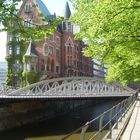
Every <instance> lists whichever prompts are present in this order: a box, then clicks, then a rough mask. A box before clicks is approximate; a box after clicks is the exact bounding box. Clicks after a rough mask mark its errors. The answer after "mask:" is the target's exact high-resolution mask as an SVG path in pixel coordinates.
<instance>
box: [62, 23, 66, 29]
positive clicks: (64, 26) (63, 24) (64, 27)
mask: <svg viewBox="0 0 140 140" xmlns="http://www.w3.org/2000/svg"><path fill="white" fill-rule="evenodd" d="M62 26H63V27H62V28H63V30H66V22H63V23H62Z"/></svg>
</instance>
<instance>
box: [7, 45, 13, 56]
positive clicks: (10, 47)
mask: <svg viewBox="0 0 140 140" xmlns="http://www.w3.org/2000/svg"><path fill="white" fill-rule="evenodd" d="M8 54H9V55H11V54H12V46H9V52H8Z"/></svg>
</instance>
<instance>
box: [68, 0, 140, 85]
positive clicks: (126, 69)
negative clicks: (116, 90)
mask: <svg viewBox="0 0 140 140" xmlns="http://www.w3.org/2000/svg"><path fill="white" fill-rule="evenodd" d="M72 2H73V6H74V10H75V14H74V15H73V16H72V18H71V20H72V21H73V22H74V24H76V25H79V26H80V32H79V33H78V34H77V38H80V39H83V38H86V39H87V40H88V41H87V44H88V47H87V48H86V49H85V50H84V53H85V55H86V56H88V57H92V58H93V59H98V60H100V61H101V62H102V63H104V64H107V66H108V75H107V80H108V81H110V82H112V81H116V80H117V81H121V82H122V83H123V84H127V83H129V82H137V83H140V1H139V0H82V1H79V0H72Z"/></svg>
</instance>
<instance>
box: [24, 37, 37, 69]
mask: <svg viewBox="0 0 140 140" xmlns="http://www.w3.org/2000/svg"><path fill="white" fill-rule="evenodd" d="M24 61H25V62H24V72H37V62H38V56H37V53H36V50H35V47H34V45H33V43H32V40H31V41H30V44H29V46H28V49H27V51H26V53H25V54H24Z"/></svg>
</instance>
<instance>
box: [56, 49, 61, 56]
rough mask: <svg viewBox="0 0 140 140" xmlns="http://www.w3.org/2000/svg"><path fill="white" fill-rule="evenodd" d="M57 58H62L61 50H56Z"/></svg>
mask: <svg viewBox="0 0 140 140" xmlns="http://www.w3.org/2000/svg"><path fill="white" fill-rule="evenodd" d="M56 57H60V50H59V49H56Z"/></svg>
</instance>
